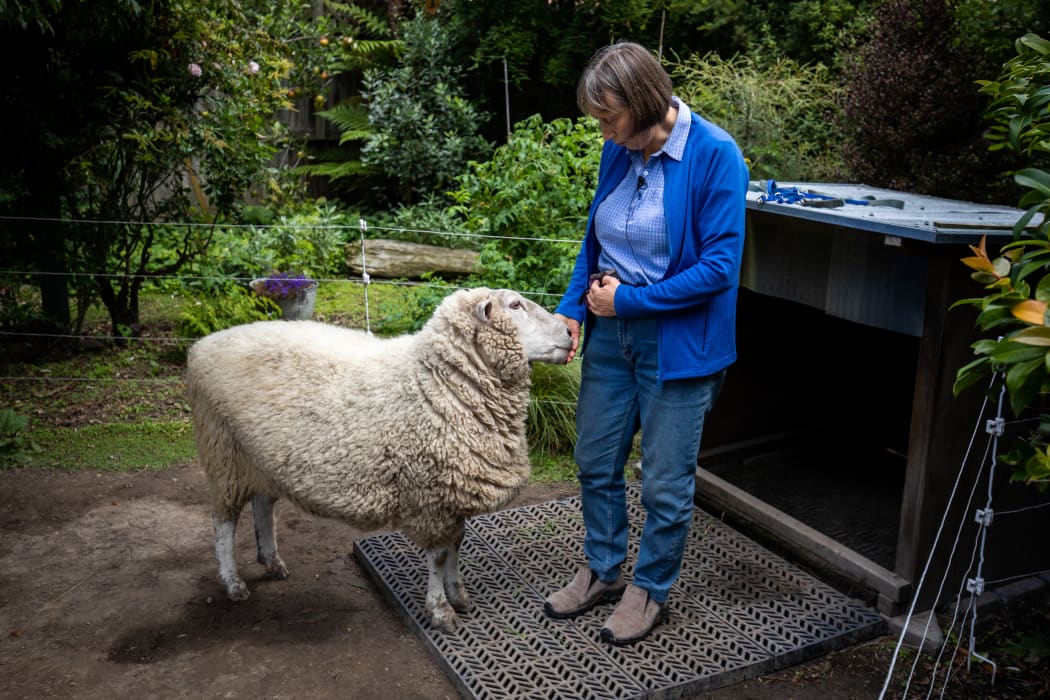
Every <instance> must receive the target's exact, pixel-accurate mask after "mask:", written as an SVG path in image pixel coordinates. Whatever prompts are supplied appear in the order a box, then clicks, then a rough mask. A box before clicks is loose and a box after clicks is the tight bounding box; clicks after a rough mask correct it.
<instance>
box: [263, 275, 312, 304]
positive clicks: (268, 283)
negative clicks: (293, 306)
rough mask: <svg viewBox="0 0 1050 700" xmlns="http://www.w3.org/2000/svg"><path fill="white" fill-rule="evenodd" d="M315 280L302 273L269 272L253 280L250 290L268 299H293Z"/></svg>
mask: <svg viewBox="0 0 1050 700" xmlns="http://www.w3.org/2000/svg"><path fill="white" fill-rule="evenodd" d="M316 284H317V282H316V281H314V280H313V279H311V278H309V277H307V276H306V275H304V274H302V273H294V272H271V273H270V274H268V275H267V276H266V277H262V278H260V279H257V280H253V281H252V283H251V288H252V291H254V292H255V293H256V294H258V295H259V296H264V297H267V298H269V299H294V298H296V297H299V296H302V295H303V294H305V293H306V291H307V290H308V289H310V287H312V286H314V285H316Z"/></svg>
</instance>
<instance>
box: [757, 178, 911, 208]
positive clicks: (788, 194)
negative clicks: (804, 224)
mask: <svg viewBox="0 0 1050 700" xmlns="http://www.w3.org/2000/svg"><path fill="white" fill-rule="evenodd" d="M755 189H759V190H761V189H762V188H755ZM764 189H765V192H764V193H763V194H761V195H759V197H758V203H759V204H765V203H767V202H775V203H776V204H800V205H802V206H804V207H841V206H843V205H846V204H857V205H860V206H885V207H895V208H897V209H903V208H904V202H903V201H901V200H898V199H875V198H874V197H866V198H864V199H850V198H848V197H836V196H834V195H830V194H823V193H822V192H815V191H814V190H803V189H801V188H799V187H780V186H779V185H777V181H776V180H767V181H766V186H765V188H764Z"/></svg>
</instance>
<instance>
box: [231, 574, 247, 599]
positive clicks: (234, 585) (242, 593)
mask: <svg viewBox="0 0 1050 700" xmlns="http://www.w3.org/2000/svg"><path fill="white" fill-rule="evenodd" d="M226 595H227V596H228V597H229V599H230V600H233V601H238V600H248V596H249V595H250V593H248V586H247V585H245V583H244V581H242V580H240V579H237V580H236V581H231V582H230V583H227V584H226Z"/></svg>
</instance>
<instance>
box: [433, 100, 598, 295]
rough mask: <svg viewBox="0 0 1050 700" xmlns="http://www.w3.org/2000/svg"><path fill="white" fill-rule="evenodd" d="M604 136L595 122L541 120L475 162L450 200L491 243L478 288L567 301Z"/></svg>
mask: <svg viewBox="0 0 1050 700" xmlns="http://www.w3.org/2000/svg"><path fill="white" fill-rule="evenodd" d="M601 144H602V141H601V136H600V134H599V132H598V128H597V122H596V121H595V120H594V119H593V118H591V117H585V118H581V119H579V120H577V121H575V122H573V121H572V120H569V119H555V120H554V121H552V122H548V123H544V122H543V120H542V118H541V117H540V116H539V115H534V116H532V117H529V118H528V119H526V120H524V121H522V122H519V123H518V124H516V125H515V127H514V132H513V134H512V135H511V138H510V141H509V142H508V143H506V144H504V145H502V146H500V147H499V148H497V149H496V152H495V153H494V154H493V156H492V158H491V159H490V160H489V161H487V162H484V163H477V162H472V163H470V168H469V170H468V171H467V172H466V173H464V174H462V175H460V176H459V178H458V179H457V185H458V186H457V189H455V190H454V191H452V192H450V193H449V196H450V197H451V198H452V200H453V202H454V204H453V205H452V207H451V210H452V211H453V212H455V213H456V214H457V215H458V216H460V217H462V220H463V228H464V229H465V230H466V231H469V232H472V233H477V234H482V235H485V236H491V237H492V238H490V239H488V240H487V241H486V242H485V243H484V244H483V245H482V249H481V264H482V269H483V272H482V273H481V274H479V275H477V276H476V277H475V278H474V279H473V280H472V281H473V283H474V284H476V285H485V286H489V287H509V288H512V289H517V290H518V291H520V292H523V293H531V294H548V293H553V294H559V295H560V294H561V293H562V292H564V291H565V287H566V285H568V283H569V277H570V276H571V274H572V266H573V263H574V262H575V259H576V253H577V252H578V251H579V241H580V240H581V239H582V238H583V234H584V229H585V226H586V223H587V211H588V208H589V206H590V202H591V197H592V196H593V194H594V187H595V185H596V184H597V181H598V160H599V158H600V157H601Z"/></svg>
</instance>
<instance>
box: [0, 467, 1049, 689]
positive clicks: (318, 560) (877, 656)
mask: <svg viewBox="0 0 1050 700" xmlns="http://www.w3.org/2000/svg"><path fill="white" fill-rule="evenodd" d="M572 488H573V487H572V486H570V485H566V484H558V485H553V486H539V485H534V486H530V487H529V488H528V489H527V490H526V491H525V492H524V493H523V495H522V496H521V497H519V499H518V500H516V501H515V502H514V503H512V504H511V505H512V506H521V505H528V504H531V503H538V502H543V501H547V500H550V499H553V498H559V497H563V496H567V495H571V494H572ZM206 495H207V494H206V485H205V482H204V478H203V475H202V474H201V473H200V471H199V470H198V469H197V468H196V466H195V465H192V464H187V465H184V466H181V467H178V468H174V469H171V470H166V471H161V472H140V473H137V474H96V473H94V472H87V473H84V472H81V473H74V474H63V473H57V472H47V471H38V470H13V471H7V472H0V633H2V637H0V688H2V693H0V694H2V695H3V697H5V698H12V699H13V698H34V699H35V698H78V699H84V700H92V699H95V698H98V699H103V698H105V699H106V700H109V699H110V698H116V697H121V698H123V697H127V698H142V697H155V698H182V697H186V698H205V697H231V698H311V699H312V698H394V699H402V698H404V699H410V698H418V699H426V700H432V699H436V698H437V699H439V698H455V697H458V693H457V690H456V687H455V686H454V685H453V684H452V682H451V681H450V680H449V679H448V678H447V677H446V676H445V674H444V672H443V671H442V669H441V668H440V666H439V665H438V664H437V663H436V662H435V661H434V660H433V659H432V658H431V657H430V655H429V653H428V652H427V650H426V649H425V648H424V646H423V645H422V643H421V642H420V641H418V639H417V638H416V636H415V634H414V633H413V631H412V630H411V629H410V628H409V627H408V626H407V625H406V624H404V623H403V622H402V621H401V620H400V619H399V618H398V616H397V614H396V612H395V611H394V610H393V609H392V608H391V607H389V606H388V605H387V604H386V603H385V602H384V601H383V599H382V597H381V596H380V595H379V593H378V591H377V590H376V588H375V587H374V586H373V584H372V582H371V581H370V579H369V578H368V577H367V575H366V574H365V573H364V572H363V571H362V570H361V568H360V567H359V566H358V564H357V562H356V561H355V560H354V558H353V555H352V553H351V552H352V542H353V540H354V539H355V538H359V537H362V536H364V535H367V534H369V533H364V532H361V531H357V530H354V529H353V528H350V527H348V526H346V525H344V524H342V523H339V522H335V521H331V520H323V519H318V518H314V517H312V516H307V515H305V514H303V513H301V512H299V511H296V510H295V509H293V508H291V507H288V506H285V507H281V506H282V505H283V504H279V506H278V516H279V518H280V525H281V527H280V532H279V538H280V542H281V548H282V554H283V555H284V559H285V561H286V562H287V563H288V565H289V568H290V569H291V571H292V576H291V577H290V578H289V579H288V580H286V581H269V580H265V579H263V578H262V569H261V567H259V566H258V565H256V564H255V562H254V551H255V549H254V545H253V543H252V542H251V538H252V532H251V530H252V528H251V525H250V517H249V516H247V515H246V516H245V518H244V519H243V520H242V524H241V527H240V531H239V533H238V556H239V561H240V564H241V566H242V574H243V575H245V576H246V580H247V582H248V585H249V587H250V588H251V589H252V591H253V594H252V597H251V598H250V599H249V600H248V601H246V602H244V603H237V604H234V603H231V602H229V601H228V600H227V599H226V597H225V594H224V591H223V589H222V588H221V586H220V584H219V583H218V581H217V578H216V575H215V563H214V554H213V551H212V546H211V541H212V536H211V525H210V516H209V514H208V510H207V505H206V500H207V499H206ZM1044 604H1045V601H1044ZM1041 614H1043V615H1044V619H1045V606H1044V607H1043V608H1042V609H1041ZM1029 617H1030V616H1029ZM894 641H895V640H891V639H888V638H884V639H879V640H875V641H873V642H869V643H867V644H864V645H861V646H858V647H854V648H852V649H848V650H845V651H840V652H836V653H833V654H831V655H829V656H826V657H824V658H822V659H818V660H816V661H813V662H810V663H807V664H803V665H800V666H796V667H792V668H789V669H786V670H784V671H781V672H779V673H776V674H772V675H769V676H765V677H762V678H756V679H752V680H749V681H745V682H742V683H737V684H735V685H732V686H728V687H725V688H721V689H719V690H716V691H712V692H709V693H704V694H701V695H698V696H696V697H697V698H700V697H703V698H710V699H713V700H727V699H729V698H732V699H733V700H746V699H753V700H771V699H773V698H777V699H778V700H781V699H783V698H796V699H800V700H801V699H806V698H820V699H821V700H830V699H832V698H835V699H837V698H874V697H877V696H878V693H879V690H880V689H881V686H882V682H883V677H884V675H885V672H886V669H887V668H888V662H889V655H890V653H891V650H892V647H893V642H894ZM1035 669H1041V670H1042V671H1043V673H1042V675H1039V673H1038V672H1037V671H1036V670H1035ZM961 673H962V671H961ZM1047 677H1048V675H1047V674H1046V673H1045V664H1043V665H1042V666H1039V665H1031V666H1030V667H1026V668H1024V669H1020V668H1018V669H1017V670H1016V671H1013V672H1009V673H1005V674H1004V673H1002V672H1001V675H1000V680H999V681H998V682H997V684H996V686H995V687H994V688H990V687H989V685H988V676H987V673H985V672H984V671H983V670H982V671H980V672H975V673H973V674H972V677H971V678H969V679H968V681H972V683H971V684H970V685H968V686H966V687H963V688H962V689H961V690H958V692H956V690H955V689H953V690H952V692H949V693H947V694H946V695H945V696H944V697H949V698H963V697H965V698H975V697H995V698H1003V699H1006V698H1022V697H1024V698H1030V697H1037V696H1039V695H1040V694H1045V693H1046V688H1047V686H1046V678H1047ZM959 693H963V694H959ZM922 695H924V693H923V694H922ZM890 696H891V697H893V696H894V695H893V694H892V693H891V695H890ZM898 696H899V695H898ZM920 696H921V695H920Z"/></svg>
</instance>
